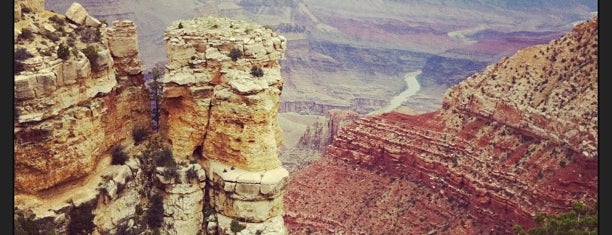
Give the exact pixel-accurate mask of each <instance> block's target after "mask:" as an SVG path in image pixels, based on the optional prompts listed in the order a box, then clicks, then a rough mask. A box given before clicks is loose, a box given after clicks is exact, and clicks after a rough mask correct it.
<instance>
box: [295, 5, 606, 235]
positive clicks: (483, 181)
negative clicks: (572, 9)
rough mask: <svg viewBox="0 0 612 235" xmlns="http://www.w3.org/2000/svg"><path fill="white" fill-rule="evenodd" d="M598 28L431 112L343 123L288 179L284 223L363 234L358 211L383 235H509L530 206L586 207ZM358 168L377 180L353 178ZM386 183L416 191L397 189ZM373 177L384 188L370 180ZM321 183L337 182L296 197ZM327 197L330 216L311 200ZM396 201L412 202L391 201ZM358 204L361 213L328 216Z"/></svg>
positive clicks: (592, 186) (471, 84)
mask: <svg viewBox="0 0 612 235" xmlns="http://www.w3.org/2000/svg"><path fill="white" fill-rule="evenodd" d="M597 33H598V28H597V18H596V17H595V18H594V19H592V20H590V21H588V22H586V23H583V24H581V25H578V26H577V27H576V28H575V29H574V30H573V31H572V32H570V33H569V34H567V35H565V36H564V37H562V38H560V39H557V40H554V41H551V42H550V43H549V44H547V45H541V46H534V47H530V48H526V49H523V50H521V51H519V52H517V53H516V54H515V55H513V56H511V57H509V58H505V59H503V60H502V61H501V62H500V63H498V64H495V65H491V66H489V67H488V68H487V69H486V70H485V71H484V72H483V73H482V74H475V75H473V76H472V77H470V78H468V79H467V80H466V81H464V82H462V83H460V84H459V85H457V86H455V87H453V88H451V89H450V90H449V91H448V93H447V95H446V97H445V100H444V106H443V109H442V110H440V111H436V112H432V113H427V114H421V115H406V114H401V113H388V114H383V115H380V116H374V117H365V118H361V119H359V120H357V121H355V122H353V123H351V124H348V125H347V126H346V127H345V128H343V129H341V130H340V131H339V134H338V135H337V137H336V138H335V139H334V142H333V144H332V145H331V146H330V147H328V149H327V150H328V151H327V156H326V157H327V158H324V159H326V160H320V162H319V163H316V164H315V165H313V166H311V167H308V168H306V169H304V170H302V171H300V172H297V173H296V176H295V177H293V178H292V179H291V180H292V182H293V183H292V184H291V185H290V186H289V189H288V192H287V198H286V202H287V204H286V208H287V210H288V212H287V216H286V221H287V223H288V227H289V229H290V231H292V232H299V231H305V230H306V229H312V230H311V232H315V231H320V232H325V231H328V230H329V229H330V228H331V227H332V225H335V227H336V228H338V230H341V231H344V232H348V233H359V232H366V233H367V232H368V231H364V230H363V229H361V228H360V226H359V225H361V224H364V223H365V222H364V216H366V215H367V216H369V217H370V220H366V221H367V223H368V224H369V225H370V226H369V227H373V228H379V229H380V230H377V231H378V232H381V231H382V232H384V233H386V232H389V233H429V232H432V231H433V232H444V233H446V232H449V233H451V234H457V233H468V234H482V233H490V232H499V233H512V226H513V225H514V224H521V225H523V226H526V227H531V226H533V225H535V222H534V221H533V216H534V215H535V213H536V212H545V213H549V214H556V213H560V212H564V211H567V210H568V209H570V208H571V204H572V203H573V202H575V201H581V202H584V203H586V204H588V205H592V204H593V203H595V202H596V201H597V190H598V182H597V181H598V176H597V165H598V163H597V158H598V155H597V151H596V149H597V123H598V119H597V80H598V76H597V67H598V64H597V43H598V35H597ZM335 168H337V170H335ZM364 168H365V169H369V171H370V173H369V174H371V172H372V171H373V172H377V174H376V175H377V176H376V177H373V180H368V177H357V178H359V179H363V178H365V179H366V180H365V181H364V180H354V178H355V177H354V176H355V175H357V176H358V175H360V174H363V172H364ZM327 171H330V172H327ZM317 172H326V173H325V174H316V173H317ZM347 172H350V174H349V173H347ZM300 175H301V177H302V178H300ZM318 177H320V178H318ZM347 178H348V179H347ZM395 181H400V182H399V184H400V185H401V184H404V185H405V187H409V188H412V189H411V191H412V192H413V193H411V194H402V193H401V192H398V191H396V190H397V187H395V186H393V185H395V184H398V183H393V182H395ZM380 182H387V184H388V183H389V182H391V183H392V184H389V185H387V186H372V184H374V185H376V184H380ZM383 184H385V183H383ZM318 185H328V186H329V185H341V186H338V187H325V186H324V187H323V189H321V190H318V191H317V194H318V195H319V196H317V197H316V199H315V198H310V199H308V198H309V197H306V196H304V195H303V194H302V193H300V191H301V190H305V189H307V188H312V187H317V186H318ZM337 188H340V189H344V188H351V189H352V190H353V191H354V192H356V193H354V194H347V193H338V192H337ZM364 189H368V190H370V191H371V192H369V194H367V195H382V196H381V197H377V198H375V199H372V200H374V201H372V200H359V201H355V200H354V199H353V198H355V197H359V196H360V195H361V196H363V197H367V195H366V194H359V193H358V192H361V191H362V190H364ZM332 195H333V198H334V202H336V203H327V204H325V205H326V206H327V207H326V208H327V211H331V213H321V212H319V211H320V209H319V208H316V209H315V208H313V207H312V206H309V205H311V204H314V200H320V199H319V198H328V197H332ZM424 195H426V196H424ZM389 197H390V198H392V199H389ZM440 199H442V202H439V201H437V200H440ZM324 201H325V202H329V201H326V200H324ZM360 201H364V202H367V203H366V204H364V203H360ZM395 203H396V204H395ZM421 203H425V204H432V205H435V206H432V207H429V208H422V207H420V206H417V205H420V204H421ZM405 207H407V208H411V209H410V210H409V211H405V210H397V209H396V208H405ZM359 208H361V209H362V210H364V212H363V213H364V215H363V216H349V218H346V217H342V213H337V212H339V211H351V210H356V211H358V209H359ZM429 211H437V213H429ZM449 211H451V212H452V213H450V214H447V212H449ZM349 214H350V213H349ZM388 214H390V215H392V218H404V219H402V220H401V221H415V222H414V224H413V225H412V226H408V227H410V228H405V226H404V225H403V224H401V223H397V224H396V223H395V222H390V223H387V222H386V221H388V220H381V221H380V222H376V220H377V219H376V218H381V217H384V216H386V215H388ZM466 214H469V216H468V217H466V216H465V215H466ZM499 218H504V219H503V220H500V219H499ZM382 221H385V222H384V225H386V226H383V224H382V223H381V222H382ZM391 221H395V220H391ZM416 221H419V222H416ZM432 221H433V222H432ZM435 221H445V222H444V223H445V224H443V225H444V226H440V223H438V222H435ZM336 223H337V224H336ZM394 224H395V225H394ZM370 232H371V231H370Z"/></svg>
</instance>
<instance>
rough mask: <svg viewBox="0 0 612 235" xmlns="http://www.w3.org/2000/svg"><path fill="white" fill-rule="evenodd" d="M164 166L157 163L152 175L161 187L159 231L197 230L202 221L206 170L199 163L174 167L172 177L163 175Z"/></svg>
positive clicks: (176, 232) (190, 232) (172, 232)
mask: <svg viewBox="0 0 612 235" xmlns="http://www.w3.org/2000/svg"><path fill="white" fill-rule="evenodd" d="M166 170H167V169H165V168H164V167H157V169H156V178H157V180H158V182H160V183H161V188H162V189H163V195H164V197H163V208H164V212H163V213H164V217H163V224H162V226H161V229H160V230H161V232H162V233H163V234H199V233H200V231H202V225H203V222H204V215H203V213H202V211H203V209H204V189H205V186H206V173H205V171H204V170H203V169H202V167H201V166H200V165H199V164H188V165H185V166H179V167H178V168H177V169H176V172H177V175H176V176H175V178H168V177H166V176H165V175H164V172H165V171H166Z"/></svg>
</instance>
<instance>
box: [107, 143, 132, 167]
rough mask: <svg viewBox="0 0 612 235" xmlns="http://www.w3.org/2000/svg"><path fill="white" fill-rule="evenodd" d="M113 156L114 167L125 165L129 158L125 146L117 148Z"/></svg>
mask: <svg viewBox="0 0 612 235" xmlns="http://www.w3.org/2000/svg"><path fill="white" fill-rule="evenodd" d="M112 156H113V159H112V161H111V164H112V165H123V164H125V161H127V160H128V158H129V157H128V155H127V154H126V153H125V152H124V148H123V145H117V146H115V147H114V148H113V151H112Z"/></svg>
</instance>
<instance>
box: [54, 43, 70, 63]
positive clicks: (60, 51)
mask: <svg viewBox="0 0 612 235" xmlns="http://www.w3.org/2000/svg"><path fill="white" fill-rule="evenodd" d="M57 57H58V58H60V59H62V60H67V59H68V58H69V57H70V49H69V48H68V46H66V45H64V43H63V42H62V43H60V44H59V46H58V47H57Z"/></svg>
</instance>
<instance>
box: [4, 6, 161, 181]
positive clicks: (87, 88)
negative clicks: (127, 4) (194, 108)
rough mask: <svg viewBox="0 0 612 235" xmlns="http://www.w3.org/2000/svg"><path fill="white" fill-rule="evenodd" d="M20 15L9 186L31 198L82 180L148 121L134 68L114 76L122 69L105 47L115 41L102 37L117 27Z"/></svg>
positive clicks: (45, 14) (55, 16)
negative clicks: (12, 167)
mask: <svg viewBox="0 0 612 235" xmlns="http://www.w3.org/2000/svg"><path fill="white" fill-rule="evenodd" d="M27 14H29V15H31V16H32V17H28V18H25V19H23V20H20V21H19V22H15V28H16V30H17V31H19V33H20V34H19V36H18V40H17V41H16V43H15V50H16V53H17V54H19V56H20V57H19V58H17V56H16V66H17V67H16V73H15V113H16V115H15V124H14V133H15V138H14V144H15V146H14V150H15V188H16V191H17V192H28V193H35V192H38V191H41V190H44V189H47V188H50V187H53V186H55V185H58V184H60V183H64V182H67V181H70V180H73V179H77V178H80V177H82V176H85V175H87V174H88V173H90V172H91V171H92V170H93V169H94V167H95V166H96V164H97V163H98V162H99V161H100V159H101V158H102V156H103V155H104V154H105V153H107V151H108V150H109V149H110V147H112V146H114V145H117V144H119V143H122V142H126V141H127V142H129V141H131V132H132V130H133V129H134V128H135V127H144V128H146V127H148V126H150V121H149V120H150V118H149V117H148V115H149V106H148V105H146V103H147V101H148V94H147V92H146V90H145V89H144V84H143V83H144V79H143V76H142V74H141V70H140V68H139V65H137V66H134V67H133V70H134V72H133V73H131V74H125V73H116V72H115V69H116V68H120V67H122V66H124V65H123V64H122V61H114V58H116V57H114V56H112V54H113V48H109V47H108V46H106V43H107V42H108V41H111V42H112V41H114V40H116V38H117V36H114V35H105V34H104V32H106V31H107V30H108V31H121V30H122V29H121V28H120V27H119V25H113V27H111V28H109V29H107V28H106V27H105V26H103V25H96V26H92V27H89V26H82V27H79V26H78V25H74V24H72V23H69V22H67V21H66V18H65V16H63V15H59V14H56V13H53V12H49V11H42V12H39V13H27ZM85 31H87V32H92V34H90V33H86V32H85ZM95 32H97V36H92V35H94V34H96V33H95ZM128 33H134V35H131V36H132V39H133V40H135V38H136V35H135V32H128ZM128 45H129V44H128ZM86 47H91V49H92V50H91V51H90V52H91V53H88V54H85V52H87V50H85V49H86ZM62 49H65V50H62ZM133 50H135V51H136V52H137V49H133ZM62 56H63V58H60V57H62ZM126 57H130V59H131V60H138V53H133V54H131V55H126Z"/></svg>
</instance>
